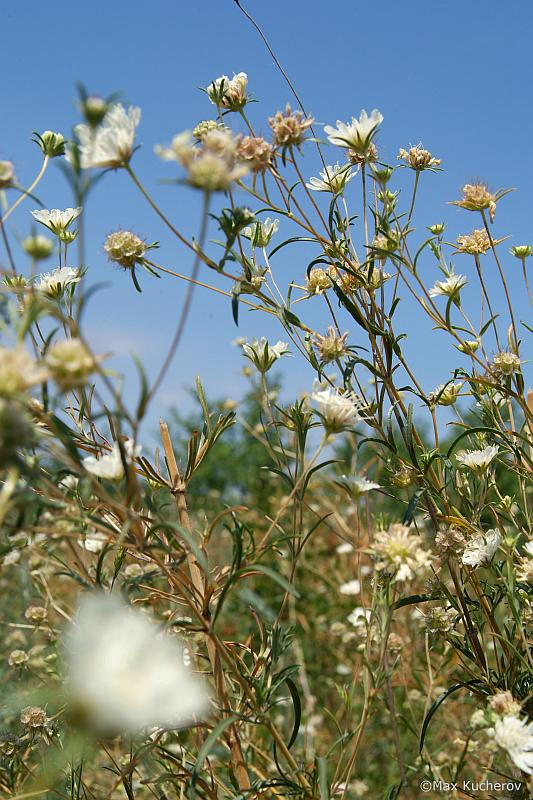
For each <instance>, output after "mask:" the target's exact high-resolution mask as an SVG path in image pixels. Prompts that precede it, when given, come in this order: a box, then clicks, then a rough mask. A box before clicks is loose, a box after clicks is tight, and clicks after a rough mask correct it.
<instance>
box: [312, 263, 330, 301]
mask: <svg viewBox="0 0 533 800" xmlns="http://www.w3.org/2000/svg"><path fill="white" fill-rule="evenodd" d="M330 287H331V278H330V276H329V274H328V272H327V271H326V270H325V269H321V268H320V267H313V269H311V270H310V271H309V275H308V276H307V281H306V289H307V294H308V296H309V297H311V296H312V295H314V294H323V293H324V292H325V291H326V289H329V288H330Z"/></svg>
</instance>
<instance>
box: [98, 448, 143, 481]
mask: <svg viewBox="0 0 533 800" xmlns="http://www.w3.org/2000/svg"><path fill="white" fill-rule="evenodd" d="M141 450H142V447H141V446H140V445H135V444H134V442H133V440H132V439H126V440H125V442H124V452H125V455H126V460H127V461H128V462H131V461H133V460H134V459H135V458H137V457H138V456H139V455H140V452H141ZM83 466H84V467H85V469H86V470H87V472H90V473H91V475H95V476H96V477H97V478H105V479H106V480H110V481H119V480H120V479H121V478H123V477H124V464H123V463H122V456H121V454H120V447H119V444H118V442H115V443H114V444H113V447H112V449H111V452H110V453H106V454H105V455H103V456H100V457H99V458H97V457H96V456H87V458H84V459H83Z"/></svg>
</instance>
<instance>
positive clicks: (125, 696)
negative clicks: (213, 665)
mask: <svg viewBox="0 0 533 800" xmlns="http://www.w3.org/2000/svg"><path fill="white" fill-rule="evenodd" d="M65 645H66V650H67V666H68V669H67V687H68V692H69V696H70V701H71V704H72V705H73V706H74V707H75V708H78V709H80V710H81V711H82V712H84V713H85V715H87V716H88V718H89V720H90V722H91V723H92V724H93V725H94V726H95V727H96V728H97V729H98V730H100V731H103V732H115V731H124V732H129V733H132V734H135V733H138V732H139V731H141V730H143V729H145V728H149V727H152V726H155V725H157V726H160V727H162V728H177V727H184V726H186V725H188V724H190V723H191V722H192V720H193V718H194V717H195V716H197V715H200V714H202V713H203V712H204V711H205V710H206V706H207V695H206V692H205V690H204V687H203V685H202V684H201V682H200V681H199V680H198V679H197V678H194V677H193V676H192V675H191V674H190V672H189V671H188V670H187V669H186V668H185V666H184V658H183V650H182V648H181V646H180V645H179V644H178V642H177V641H176V640H175V639H173V638H170V637H169V636H167V635H165V633H164V632H163V631H161V630H160V629H159V628H158V627H157V626H156V625H155V624H154V623H153V622H152V621H150V619H149V618H148V617H147V616H145V615H144V614H142V613H141V612H139V611H135V610H133V609H132V608H130V607H128V606H126V605H124V604H123V603H122V601H121V600H119V599H117V598H116V597H115V596H110V595H104V594H87V595H85V596H84V597H83V598H82V601H81V603H80V607H79V609H78V612H77V614H76V616H75V618H74V621H73V623H72V625H71V627H70V629H69V631H68V633H67V635H66V637H65Z"/></svg>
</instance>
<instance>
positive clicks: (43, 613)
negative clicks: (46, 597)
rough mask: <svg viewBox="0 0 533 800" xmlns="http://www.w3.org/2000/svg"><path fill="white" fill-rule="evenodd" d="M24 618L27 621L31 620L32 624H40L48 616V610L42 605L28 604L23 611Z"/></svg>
mask: <svg viewBox="0 0 533 800" xmlns="http://www.w3.org/2000/svg"><path fill="white" fill-rule="evenodd" d="M24 616H25V618H26V619H27V620H28V622H33V624H34V625H40V624H41V622H44V621H45V619H46V618H47V616H48V611H47V610H46V608H44V607H43V606H29V607H28V608H27V609H26V611H25V612H24Z"/></svg>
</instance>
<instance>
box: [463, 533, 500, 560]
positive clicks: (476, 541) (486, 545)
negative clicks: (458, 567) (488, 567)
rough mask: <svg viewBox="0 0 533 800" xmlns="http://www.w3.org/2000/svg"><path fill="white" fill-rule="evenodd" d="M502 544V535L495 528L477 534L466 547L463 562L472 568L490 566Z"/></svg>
mask: <svg viewBox="0 0 533 800" xmlns="http://www.w3.org/2000/svg"><path fill="white" fill-rule="evenodd" d="M501 542H502V537H501V534H500V532H499V531H497V530H496V529H495V528H491V530H489V531H486V532H485V533H476V534H475V536H473V537H472V539H470V541H469V542H468V544H467V545H466V548H465V550H464V553H463V555H462V558H461V561H462V562H463V564H468V566H470V567H481V566H482V565H483V564H488V563H489V561H490V560H491V559H492V557H493V555H494V553H495V552H496V550H497V549H498V547H499V546H500V544H501Z"/></svg>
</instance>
